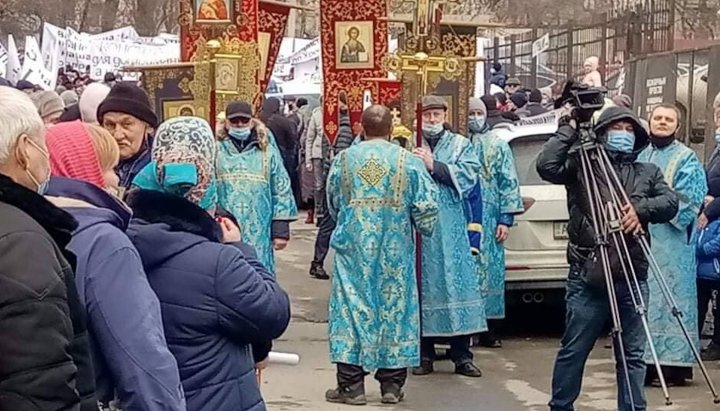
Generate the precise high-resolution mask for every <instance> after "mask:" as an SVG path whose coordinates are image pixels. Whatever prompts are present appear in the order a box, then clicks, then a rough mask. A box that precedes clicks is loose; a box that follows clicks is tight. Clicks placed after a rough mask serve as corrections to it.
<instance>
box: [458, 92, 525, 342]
mask: <svg viewBox="0 0 720 411" xmlns="http://www.w3.org/2000/svg"><path fill="white" fill-rule="evenodd" d="M468 111H469V113H470V118H468V129H469V130H468V131H469V132H468V135H469V136H470V139H471V140H472V142H473V144H474V145H475V149H476V151H477V154H478V156H479V157H480V165H481V167H480V178H479V180H480V183H481V185H482V199H483V213H482V214H483V222H482V226H483V232H484V235H483V236H482V246H481V247H480V250H481V253H482V258H478V262H479V263H478V271H479V273H480V278H481V284H482V291H483V292H484V293H485V294H486V296H485V312H486V314H487V318H488V320H501V319H504V318H505V247H504V246H503V243H504V242H505V241H507V239H508V237H509V236H510V227H512V225H513V222H514V219H515V215H516V214H520V213H522V212H523V211H525V207H524V206H523V201H522V197H521V196H520V184H519V183H518V178H517V172H516V170H515V161H514V159H513V155H512V151H511V150H510V146H509V145H508V143H507V142H505V141H504V140H502V139H500V138H498V137H497V135H496V134H495V132H493V131H492V130H491V129H490V127H489V126H488V124H487V121H486V119H487V108H486V107H485V104H484V103H483V102H482V100H480V99H478V98H471V99H470V102H469V105H468ZM489 325H490V326H492V325H493V324H492V323H489ZM480 342H481V344H482V345H484V346H487V347H491V348H499V347H501V346H502V343H501V342H500V340H499V339H498V338H497V337H496V336H495V335H494V333H493V330H492V328H490V331H489V332H488V333H486V334H483V335H482V336H481V338H480Z"/></svg>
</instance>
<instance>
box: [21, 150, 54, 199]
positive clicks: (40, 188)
mask: <svg viewBox="0 0 720 411" xmlns="http://www.w3.org/2000/svg"><path fill="white" fill-rule="evenodd" d="M28 141H29V142H30V144H32V146H33V147H35V149H37V151H39V152H40V154H42V155H43V157H45V158H46V159H47V158H48V153H47V152H46V151H45V150H43V149H42V147H40V146H39V145H38V144H37V143H36V142H34V141H32V140H31V139H28ZM25 173H27V175H28V177H29V178H30V181H32V183H33V184H35V187H37V193H38V194H40V195H41V196H42V195H45V193H47V190H48V184H50V167H48V172H47V176H46V177H45V179H43V181H42V183H41V182H40V181H38V179H37V178H35V176H34V175H32V173H31V172H30V169H29V168H26V169H25Z"/></svg>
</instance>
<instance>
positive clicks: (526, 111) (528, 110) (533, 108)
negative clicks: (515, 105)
mask: <svg viewBox="0 0 720 411" xmlns="http://www.w3.org/2000/svg"><path fill="white" fill-rule="evenodd" d="M547 112H548V110H547V109H546V108H545V107H543V106H542V104H540V103H527V104H526V105H525V107H523V108H521V109H520V110H518V111H516V112H515V113H516V114H517V115H518V116H519V117H520V118H522V117H533V116H539V115H540V114H545V113H547Z"/></svg>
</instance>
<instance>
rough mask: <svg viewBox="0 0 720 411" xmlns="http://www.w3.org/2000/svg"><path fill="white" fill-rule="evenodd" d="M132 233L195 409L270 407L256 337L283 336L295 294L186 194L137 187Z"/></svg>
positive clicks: (131, 199)
mask: <svg viewBox="0 0 720 411" xmlns="http://www.w3.org/2000/svg"><path fill="white" fill-rule="evenodd" d="M127 203H128V205H129V206H130V207H131V208H132V209H133V212H134V217H133V220H132V221H131V223H130V227H129V229H128V236H129V237H130V239H131V241H132V242H133V243H134V244H135V247H136V248H137V250H138V252H139V253H140V257H141V259H142V262H143V266H144V268H145V273H146V274H147V277H148V280H149V281H150V286H151V287H152V288H153V290H155V293H156V294H157V296H158V299H159V300H160V307H161V311H162V319H163V328H164V329H165V338H166V340H167V344H168V347H169V348H170V351H171V352H172V353H173V355H174V356H175V359H176V360H177V363H178V367H179V370H180V379H181V381H182V384H183V388H184V390H185V398H186V401H187V409H188V411H264V410H265V409H266V408H265V404H264V403H263V400H262V397H261V396H260V390H259V388H258V385H257V382H256V380H255V361H254V358H253V353H252V352H251V344H255V343H259V344H264V343H266V342H267V341H270V340H273V339H275V338H278V337H279V336H280V335H281V334H282V333H283V332H284V331H285V329H286V328H287V325H288V323H289V321H290V302H289V300H288V296H287V294H286V293H285V292H284V291H283V290H282V289H281V288H280V287H279V286H278V284H277V282H276V281H275V280H274V278H273V275H272V274H271V273H270V272H268V271H267V270H266V269H265V268H263V267H262V265H261V264H260V263H259V262H258V261H257V260H256V259H253V258H252V255H253V254H254V252H253V251H252V249H249V250H248V249H247V248H248V247H247V246H243V247H242V248H241V246H235V245H229V244H223V243H222V242H221V237H222V233H221V230H220V226H219V224H217V222H215V220H214V219H213V218H212V216H210V214H208V213H207V212H206V211H205V210H202V209H201V208H199V207H197V206H196V205H194V204H192V203H190V202H189V201H187V200H185V199H184V198H181V197H176V196H173V195H169V194H165V193H161V192H157V191H148V190H133V191H131V192H130V194H129V195H128V199H127Z"/></svg>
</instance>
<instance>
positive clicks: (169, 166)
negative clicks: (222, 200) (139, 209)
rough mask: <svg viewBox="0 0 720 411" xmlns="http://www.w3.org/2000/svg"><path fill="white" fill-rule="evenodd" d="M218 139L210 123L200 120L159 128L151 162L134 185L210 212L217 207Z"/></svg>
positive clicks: (169, 123) (178, 121) (182, 120)
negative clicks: (181, 199) (216, 162)
mask: <svg viewBox="0 0 720 411" xmlns="http://www.w3.org/2000/svg"><path fill="white" fill-rule="evenodd" d="M215 151H216V145H215V138H214V136H213V133H212V131H211V130H210V126H209V125H208V123H207V122H206V121H205V120H203V119H200V118H197V117H176V118H173V119H170V120H168V121H166V122H164V123H163V124H161V125H160V127H159V128H158V131H157V133H156V135H155V144H154V146H153V150H152V161H151V162H150V163H149V164H148V165H147V166H145V168H143V169H142V170H141V171H140V173H139V174H138V175H137V176H136V177H135V179H134V180H133V185H135V186H137V187H139V188H142V189H145V190H154V191H162V192H165V193H168V194H172V195H176V196H178V197H184V198H185V199H187V200H189V201H191V202H192V203H194V204H196V205H198V206H199V207H201V208H203V209H205V210H208V209H211V208H213V207H215V206H216V204H217V182H216V180H215Z"/></svg>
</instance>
